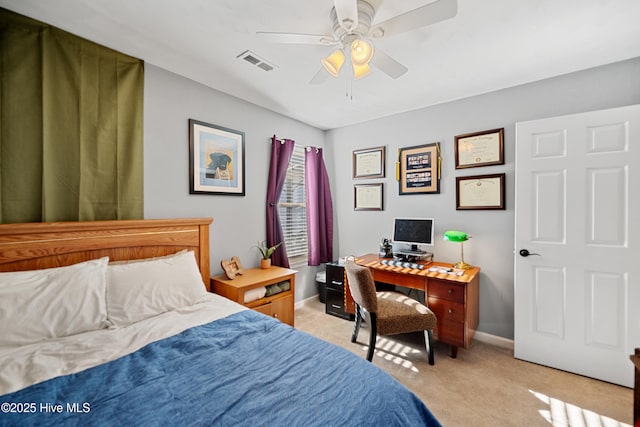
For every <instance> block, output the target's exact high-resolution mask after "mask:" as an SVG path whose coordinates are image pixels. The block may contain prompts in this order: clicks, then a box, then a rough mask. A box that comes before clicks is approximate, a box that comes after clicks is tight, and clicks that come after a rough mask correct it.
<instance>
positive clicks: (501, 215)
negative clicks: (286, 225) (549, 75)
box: [144, 58, 640, 339]
mask: <svg viewBox="0 0 640 427" xmlns="http://www.w3.org/2000/svg"><path fill="white" fill-rule="evenodd" d="M637 103H640V58H636V59H633V60H629V61H625V62H621V63H616V64H612V65H608V66H605V67H599V68H595V69H592V70H587V71H583V72H578V73H574V74H570V75H566V76H561V77H557V78H553V79H549V80H544V81H540V82H536V83H532V84H528V85H523V86H519V87H515V88H510V89H504V90H501V91H497V92H493V93H489V94H485V95H480V96H476V97H472V98H467V99H463V100H459V101H455V102H450V103H446V104H441V105H437V106H434V107H429V108H424V109H420V110H417V111H411V112H407V113H404V114H399V115H395V116H390V117H386V118H382V119H379V120H374V121H371V122H367V123H362V124H358V125H354V126H349V127H345V128H341V129H335V130H332V131H328V132H323V131H321V130H319V129H316V128H313V127H311V126H307V125H305V124H302V123H300V122H297V121H295V120H292V119H289V118H287V117H284V116H281V115H279V114H276V113H274V112H271V111H269V110H265V109H263V108H261V107H258V106H255V105H253V104H250V103H247V102H244V101H241V100H239V99H237V98H234V97H231V96H229V95H226V94H224V93H222V92H219V91H216V90H213V89H211V88H208V87H206V86H203V85H200V84H198V83H195V82H193V81H191V80H188V79H185V78H183V77H180V76H178V75H175V74H172V73H170V72H167V71H165V70H162V69H160V68H157V67H154V66H152V65H150V64H147V65H146V71H145V152H144V168H145V185H144V187H145V217H146V218H170V217H194V216H212V217H213V218H214V223H213V226H212V229H211V270H212V273H214V274H217V273H221V272H222V269H221V268H220V261H221V260H222V259H228V258H230V257H231V256H233V255H237V256H238V257H239V258H240V260H241V262H242V263H243V265H244V267H246V268H249V267H255V266H257V265H258V253H257V250H256V249H255V247H254V246H255V245H256V243H257V241H259V240H262V239H264V237H265V235H266V231H265V192H266V179H267V175H268V167H269V154H270V145H269V143H268V141H269V138H270V137H271V135H273V134H274V133H275V134H277V135H278V136H279V137H288V138H293V139H295V140H296V141H297V143H299V144H302V145H305V146H306V145H311V146H321V147H324V148H325V159H326V160H327V169H328V173H329V177H330V179H331V180H332V191H333V199H334V207H335V213H334V218H335V231H336V234H335V239H334V248H335V257H336V258H337V257H338V256H341V255H348V254H363V253H369V252H376V251H377V250H378V243H379V241H380V238H381V237H390V235H391V223H392V219H393V217H394V216H429V217H434V218H435V220H436V232H437V239H436V245H435V247H434V248H433V252H434V253H435V256H436V258H437V259H438V260H443V261H457V260H458V258H459V254H460V248H459V245H457V244H453V243H449V242H443V241H442V240H440V239H441V236H442V233H443V232H444V231H446V230H448V229H461V230H463V231H466V232H468V233H469V234H471V235H472V236H473V238H472V240H471V241H469V242H468V243H466V244H465V259H466V261H468V262H470V263H472V264H474V265H478V266H480V267H481V268H482V273H481V278H480V280H481V285H480V325H479V330H480V331H483V332H486V333H490V334H494V335H498V336H501V337H505V338H509V339H511V338H513V249H514V248H513V228H514V212H513V199H514V197H513V195H514V194H513V192H514V179H515V175H514V144H515V141H514V139H515V136H514V128H515V123H516V122H518V121H524V120H532V119H538V118H543V117H552V116H557V115H561V114H568V113H574V112H584V111H591V110H598V109H603V108H609V107H616V106H622V105H631V104H637ZM189 118H193V119H197V120H201V121H204V122H208V123H213V124H216V125H221V126H225V127H229V128H232V129H238V130H242V131H244V132H245V133H246V196H245V197H239V196H222V195H189V187H188V165H189V162H188V125H187V120H188V119H189ZM500 127H504V129H505V160H506V163H505V165H501V166H491V167H483V168H472V169H467V170H456V169H455V168H454V159H453V138H454V136H455V135H460V134H464V133H469V132H475V131H481V130H487V129H493V128H500ZM436 141H437V142H440V143H441V148H442V155H443V164H442V180H441V193H440V194H437V195H436V194H434V195H406V196H399V195H398V188H397V182H396V181H395V179H394V176H395V173H394V167H395V161H396V159H397V150H398V148H401V147H409V146H413V145H421V144H428V143H432V142H436ZM377 146H386V148H387V150H386V151H387V158H386V168H387V174H386V178H384V179H380V180H358V181H354V180H353V179H352V171H351V162H352V152H353V150H356V149H362V148H371V147H377ZM501 172H505V173H506V174H507V181H506V189H507V190H506V192H507V209H506V210H505V211H456V210H455V177H456V176H463V175H476V174H488V173H501ZM357 182H384V185H385V188H384V204H385V209H384V211H382V212H363V211H358V212H355V211H354V210H353V184H355V183H357ZM296 269H298V270H299V271H300V273H299V274H298V276H297V281H296V286H297V288H296V301H298V302H299V301H302V300H303V299H305V298H308V297H310V296H312V295H314V294H315V293H316V288H315V271H316V269H315V268H313V267H300V268H297V267H296Z"/></svg>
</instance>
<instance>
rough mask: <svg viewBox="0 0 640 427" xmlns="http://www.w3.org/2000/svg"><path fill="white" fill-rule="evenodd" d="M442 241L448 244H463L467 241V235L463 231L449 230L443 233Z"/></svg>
mask: <svg viewBox="0 0 640 427" xmlns="http://www.w3.org/2000/svg"><path fill="white" fill-rule="evenodd" d="M444 240H449V241H450V242H464V241H467V240H469V235H468V234H467V233H465V232H464V231H455V230H449V231H445V232H444Z"/></svg>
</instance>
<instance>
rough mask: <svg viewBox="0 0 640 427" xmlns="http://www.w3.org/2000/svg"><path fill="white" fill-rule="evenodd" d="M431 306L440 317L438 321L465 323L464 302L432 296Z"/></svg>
mask: <svg viewBox="0 0 640 427" xmlns="http://www.w3.org/2000/svg"><path fill="white" fill-rule="evenodd" d="M429 308H430V309H431V311H433V313H434V314H435V315H436V317H437V318H438V323H440V322H441V321H442V320H447V321H451V322H460V323H464V304H462V303H459V302H453V301H447V300H445V299H441V298H434V297H432V296H430V297H429Z"/></svg>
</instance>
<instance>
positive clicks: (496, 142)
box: [454, 128, 504, 169]
mask: <svg viewBox="0 0 640 427" xmlns="http://www.w3.org/2000/svg"><path fill="white" fill-rule="evenodd" d="M454 151H455V156H456V169H464V168H475V167H479V166H490V165H503V164H504V128H500V129H492V130H487V131H484V132H476V133H468V134H466V135H458V136H456V137H455V145H454Z"/></svg>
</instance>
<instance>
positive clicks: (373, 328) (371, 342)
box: [367, 313, 378, 362]
mask: <svg viewBox="0 0 640 427" xmlns="http://www.w3.org/2000/svg"><path fill="white" fill-rule="evenodd" d="M369 318H370V319H371V331H369V333H370V335H369V351H368V352H367V360H368V361H369V362H371V361H372V360H373V352H374V351H375V349H376V337H377V336H378V327H377V323H376V314H375V313H369Z"/></svg>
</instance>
